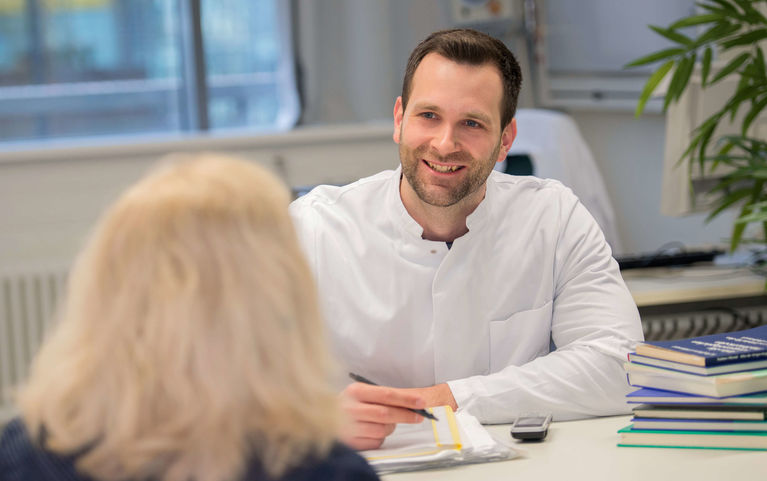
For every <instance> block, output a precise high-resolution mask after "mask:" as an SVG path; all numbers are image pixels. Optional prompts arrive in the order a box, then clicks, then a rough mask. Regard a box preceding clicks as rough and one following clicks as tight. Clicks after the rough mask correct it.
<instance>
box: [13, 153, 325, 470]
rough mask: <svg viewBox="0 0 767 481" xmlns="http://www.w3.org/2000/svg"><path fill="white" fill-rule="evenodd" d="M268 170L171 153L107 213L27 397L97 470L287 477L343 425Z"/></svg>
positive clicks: (62, 445) (49, 443) (283, 196)
mask: <svg viewBox="0 0 767 481" xmlns="http://www.w3.org/2000/svg"><path fill="white" fill-rule="evenodd" d="M288 202H289V195H288V193H287V190H286V189H285V188H284V186H282V185H281V184H280V182H279V181H278V180H277V179H276V178H275V177H274V176H272V175H271V174H269V173H268V172H267V171H266V170H264V169H262V168H259V167H257V166H256V165H252V164H249V163H247V162H245V161H241V160H236V159H232V158H228V157H223V156H217V155H213V154H203V155H199V156H191V155H176V156H173V157H171V158H169V159H167V160H166V161H165V162H164V163H163V164H162V165H161V166H160V167H159V168H157V169H156V170H155V171H153V172H152V173H150V174H149V175H148V176H147V177H145V178H144V179H142V180H141V181H140V182H138V183H137V184H136V185H135V186H133V187H132V188H130V189H129V190H128V191H127V192H126V193H125V194H124V195H123V196H122V197H121V198H120V199H119V200H118V201H117V202H116V203H115V205H114V206H112V207H111V209H109V210H108V211H107V212H106V214H105V216H104V217H103V219H102V220H101V222H100V224H99V225H98V227H97V229H96V231H95V232H94V234H93V236H92V238H91V240H90V242H89V244H88V245H87V246H86V248H85V249H84V250H83V252H82V253H81V255H80V257H79V259H78V261H77V263H76V265H75V268H74V269H73V272H72V274H71V276H70V279H69V285H68V289H69V292H68V296H67V301H66V303H65V306H64V309H63V310H62V314H61V317H60V322H59V323H58V326H57V327H56V329H55V331H54V332H53V335H52V336H51V337H50V339H49V340H48V341H47V342H46V343H45V344H44V346H43V348H42V349H41V352H40V353H39V355H38V357H37V358H36V360H35V362H34V365H33V371H32V375H31V378H30V380H29V382H28V384H27V385H26V386H25V387H24V389H22V391H21V393H20V397H19V404H20V407H21V409H22V413H23V417H24V419H25V421H26V423H27V425H28V427H29V428H30V430H31V432H32V433H33V434H35V433H39V432H41V429H42V430H44V432H45V433H46V436H45V437H46V447H47V448H49V449H51V450H54V451H56V452H60V453H68V452H74V451H78V450H82V449H84V448H87V449H86V451H85V454H83V455H82V456H80V457H79V460H78V467H79V468H80V469H81V470H83V471H84V472H86V473H87V474H90V475H92V476H94V477H95V478H98V479H102V480H105V481H107V480H117V479H128V478H130V479H141V478H145V477H150V476H151V477H154V478H156V479H164V480H184V481H186V480H188V479H191V478H194V479H196V480H208V479H210V480H225V479H233V478H235V477H236V476H237V475H238V474H239V473H240V472H241V470H242V469H243V468H244V467H245V464H246V463H247V461H248V460H249V459H250V457H251V456H253V457H256V458H260V459H261V460H262V462H263V464H264V467H265V468H266V470H267V471H268V472H270V473H272V474H279V473H281V472H283V471H284V470H285V469H286V468H287V467H289V466H290V465H291V464H292V463H294V462H296V461H297V460H300V459H302V458H303V457H305V456H312V455H317V456H321V455H322V454H323V453H324V452H325V451H326V450H327V449H328V448H329V446H330V443H331V442H332V439H333V436H334V434H335V425H336V410H335V395H334V394H333V392H332V391H331V389H330V387H329V385H328V378H329V375H330V373H329V371H330V369H332V363H331V362H330V360H329V358H328V355H327V351H326V348H325V344H324V336H323V333H322V327H321V322H320V316H319V312H318V306H317V301H316V294H315V287H314V285H313V282H312V279H311V275H310V272H309V269H308V267H307V265H306V263H305V261H304V259H303V257H302V255H301V253H300V251H299V246H298V242H297V239H296V236H295V233H294V230H293V226H292V223H291V220H290V217H289V214H288V210H287V204H288Z"/></svg>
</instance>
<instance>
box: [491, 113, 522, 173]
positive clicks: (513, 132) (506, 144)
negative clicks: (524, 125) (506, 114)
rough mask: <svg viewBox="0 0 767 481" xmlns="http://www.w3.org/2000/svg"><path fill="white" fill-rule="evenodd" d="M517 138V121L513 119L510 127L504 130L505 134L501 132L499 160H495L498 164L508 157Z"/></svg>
mask: <svg viewBox="0 0 767 481" xmlns="http://www.w3.org/2000/svg"><path fill="white" fill-rule="evenodd" d="M516 137H517V119H516V118H513V119H511V122H509V125H507V126H506V128H505V129H503V132H501V148H500V150H499V151H498V158H497V159H496V160H495V161H496V162H501V161H502V160H504V159H505V158H506V155H507V154H508V153H509V149H510V148H511V144H513V143H514V139H515V138H516Z"/></svg>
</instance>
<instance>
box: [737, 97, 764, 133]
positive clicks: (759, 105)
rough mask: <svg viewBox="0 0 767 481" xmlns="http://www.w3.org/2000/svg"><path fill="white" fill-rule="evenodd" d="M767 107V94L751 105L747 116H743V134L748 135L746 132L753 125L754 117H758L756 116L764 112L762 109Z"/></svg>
mask: <svg viewBox="0 0 767 481" xmlns="http://www.w3.org/2000/svg"><path fill="white" fill-rule="evenodd" d="M765 107H767V95H765V96H764V97H762V99H761V100H759V101H758V102H756V103H754V104H753V105H752V106H751V110H749V111H748V113H747V114H746V116H745V117H744V118H743V126H742V127H741V134H743V136H745V135H746V132H747V131H748V128H749V127H751V124H752V123H753V121H754V119H756V117H757V116H758V115H759V114H760V113H762V110H764V108H765Z"/></svg>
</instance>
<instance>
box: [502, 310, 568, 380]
mask: <svg viewBox="0 0 767 481" xmlns="http://www.w3.org/2000/svg"><path fill="white" fill-rule="evenodd" d="M552 305H553V301H549V302H547V303H546V304H544V305H542V306H541V307H538V308H535V309H528V310H526V311H520V312H516V313H514V314H512V316H511V317H509V318H508V319H504V320H500V321H490V326H489V328H490V372H491V373H493V372H498V371H500V370H502V369H503V368H505V367H506V366H511V365H515V366H519V365H522V364H524V363H526V362H529V361H532V360H533V359H535V358H536V357H539V356H542V355H544V354H547V353H548V352H549V340H550V339H551V308H552Z"/></svg>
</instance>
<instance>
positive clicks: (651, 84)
mask: <svg viewBox="0 0 767 481" xmlns="http://www.w3.org/2000/svg"><path fill="white" fill-rule="evenodd" d="M673 66H674V61H673V60H669V61H668V62H666V63H664V64H663V65H661V66H660V67H659V68H658V70H656V71H655V72H654V73H653V74H652V75H650V78H649V79H647V83H646V84H645V86H644V89H643V90H642V93H641V94H640V95H639V102H638V103H637V108H636V112H635V114H634V115H635V116H636V117H639V116H640V115H642V111H643V110H644V106H645V104H646V103H647V101H648V100H649V99H650V96H651V95H652V93H653V91H654V90H655V88H656V87H657V86H658V84H659V83H660V81H661V80H663V77H665V76H666V74H667V73H668V72H669V70H671V67H673Z"/></svg>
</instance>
